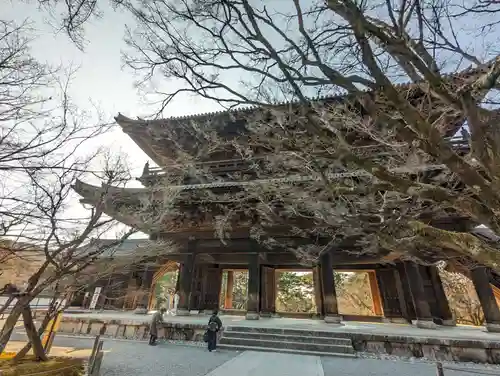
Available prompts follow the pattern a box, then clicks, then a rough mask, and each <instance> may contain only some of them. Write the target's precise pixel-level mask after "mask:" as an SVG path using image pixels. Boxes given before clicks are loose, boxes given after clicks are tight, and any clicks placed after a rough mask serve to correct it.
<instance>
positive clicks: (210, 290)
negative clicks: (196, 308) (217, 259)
mask: <svg viewBox="0 0 500 376" xmlns="http://www.w3.org/2000/svg"><path fill="white" fill-rule="evenodd" d="M204 284H205V286H204V289H203V291H204V295H203V310H205V313H207V314H212V312H213V311H214V310H218V309H219V299H220V289H221V285H222V269H221V268H219V267H218V266H208V267H207V268H206V269H205V278H204Z"/></svg>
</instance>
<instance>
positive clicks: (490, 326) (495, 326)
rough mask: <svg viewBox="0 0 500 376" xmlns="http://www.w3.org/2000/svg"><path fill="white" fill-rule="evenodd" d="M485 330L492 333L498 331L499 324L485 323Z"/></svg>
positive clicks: (499, 331)
mask: <svg viewBox="0 0 500 376" xmlns="http://www.w3.org/2000/svg"><path fill="white" fill-rule="evenodd" d="M486 330H487V331H488V332H492V333H500V324H489V323H486Z"/></svg>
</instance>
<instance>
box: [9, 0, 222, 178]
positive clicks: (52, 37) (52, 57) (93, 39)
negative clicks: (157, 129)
mask: <svg viewBox="0 0 500 376" xmlns="http://www.w3.org/2000/svg"><path fill="white" fill-rule="evenodd" d="M100 3H101V4H102V7H103V8H102V9H103V11H104V14H103V17H102V19H100V20H95V21H93V22H90V23H89V24H88V25H87V27H86V37H87V39H88V43H87V46H86V48H85V51H84V52H82V51H80V50H78V48H76V47H75V46H74V44H73V43H72V42H71V41H70V40H69V38H68V37H67V35H65V34H64V33H63V32H57V30H55V29H54V27H53V26H52V25H51V23H52V24H54V22H53V20H51V18H50V16H49V15H48V14H47V13H44V12H42V11H40V10H39V9H38V7H37V6H36V5H34V4H24V3H22V2H21V1H16V0H12V1H5V0H4V1H0V15H1V17H2V19H4V20H13V21H15V22H17V23H21V22H22V21H23V20H25V19H29V20H30V21H32V27H33V28H34V29H35V30H34V31H33V35H36V39H35V40H34V41H33V43H32V52H33V55H34V56H35V57H36V58H37V59H39V60H40V61H47V62H49V63H52V64H60V63H62V64H63V65H65V66H70V65H74V66H78V67H80V68H79V70H78V72H77V74H76V76H75V80H74V82H73V85H72V88H71V92H70V94H71V96H72V97H73V99H74V100H75V101H76V102H77V104H78V105H79V106H80V107H82V108H86V107H88V108H90V101H92V102H93V103H96V104H97V105H98V106H99V108H100V109H101V110H102V111H104V113H105V114H106V116H108V117H109V118H111V117H112V116H115V115H116V114H118V112H121V113H123V114H124V115H126V116H129V117H132V118H135V117H137V116H145V115H147V114H151V113H152V112H154V110H155V109H154V108H152V107H148V106H147V105H145V100H144V99H143V98H142V96H141V95H140V93H139V92H138V90H137V89H136V88H135V87H134V76H133V74H132V73H131V72H130V71H128V70H126V69H123V68H122V62H121V51H122V50H123V49H124V48H125V47H126V46H125V43H124V42H123V35H124V29H125V25H126V24H128V25H129V26H133V24H134V21H133V19H132V18H131V17H130V16H128V15H126V14H125V13H123V12H115V11H113V10H112V9H111V8H110V7H109V6H108V3H107V2H100ZM216 109H217V105H215V104H213V103H210V102H208V101H206V100H203V99H201V98H195V97H193V96H189V97H188V96H185V97H183V98H179V99H178V100H177V101H176V102H175V103H173V105H172V106H169V108H168V110H167V112H166V114H165V116H166V117H169V116H179V115H186V114H191V113H200V112H208V111H214V110H216ZM95 142H96V143H102V144H104V145H110V146H111V147H112V149H114V150H116V149H118V148H121V149H123V150H125V151H126V152H127V154H128V155H129V156H130V161H131V162H132V168H133V172H134V176H138V175H140V174H141V172H142V168H143V166H144V164H145V163H146V161H147V160H148V157H147V156H146V155H145V154H144V153H143V152H142V151H141V149H140V148H139V147H138V146H137V145H136V144H135V143H134V142H133V141H132V140H131V139H130V138H129V137H128V136H127V135H125V134H124V133H123V132H122V131H121V129H120V128H119V127H117V129H116V130H115V131H114V132H113V133H111V134H107V135H106V136H104V137H102V138H100V139H98V140H96V141H95Z"/></svg>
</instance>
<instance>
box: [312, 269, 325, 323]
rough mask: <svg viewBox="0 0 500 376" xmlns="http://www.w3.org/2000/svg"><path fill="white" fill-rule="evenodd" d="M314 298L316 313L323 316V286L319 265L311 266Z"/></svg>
mask: <svg viewBox="0 0 500 376" xmlns="http://www.w3.org/2000/svg"><path fill="white" fill-rule="evenodd" d="M313 282H314V300H315V302H316V314H317V315H318V316H320V317H324V315H325V310H324V304H323V288H322V286H321V266H320V265H317V266H314V267H313Z"/></svg>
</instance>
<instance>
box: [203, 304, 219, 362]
mask: <svg viewBox="0 0 500 376" xmlns="http://www.w3.org/2000/svg"><path fill="white" fill-rule="evenodd" d="M218 314H219V312H218V311H217V310H215V311H213V313H212V316H210V319H209V320H208V327H207V332H206V342H207V344H208V351H210V352H212V351H216V348H217V333H218V332H219V330H220V329H221V328H222V321H221V319H220V318H219V316H218Z"/></svg>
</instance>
